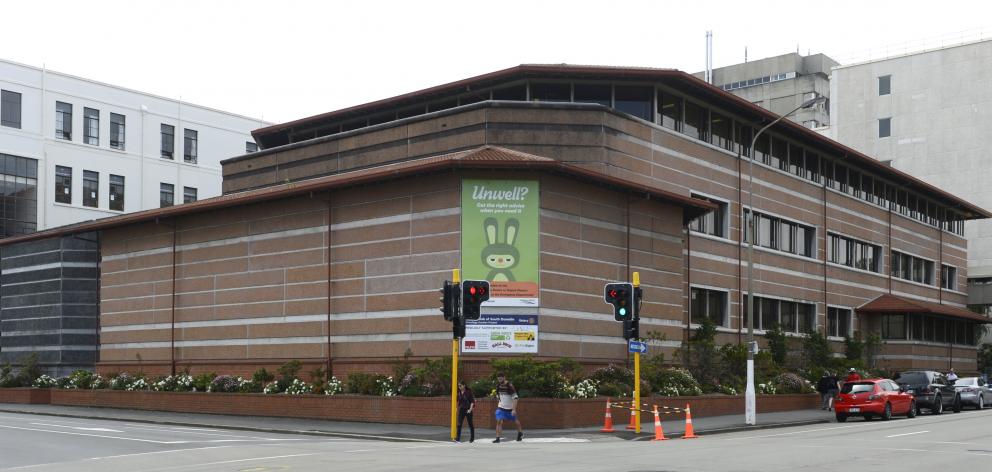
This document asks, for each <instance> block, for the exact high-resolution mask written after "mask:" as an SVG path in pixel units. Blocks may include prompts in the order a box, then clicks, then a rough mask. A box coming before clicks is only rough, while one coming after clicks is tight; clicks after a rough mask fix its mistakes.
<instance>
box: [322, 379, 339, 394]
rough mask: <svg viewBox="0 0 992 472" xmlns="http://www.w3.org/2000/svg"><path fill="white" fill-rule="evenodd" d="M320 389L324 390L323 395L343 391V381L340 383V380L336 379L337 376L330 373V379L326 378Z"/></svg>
mask: <svg viewBox="0 0 992 472" xmlns="http://www.w3.org/2000/svg"><path fill="white" fill-rule="evenodd" d="M322 390H323V392H324V395H337V394H339V393H341V392H343V391H344V383H342V382H341V381H340V380H338V378H337V377H335V376H333V375H332V376H331V378H330V380H328V381H327V382H326V383H325V384H324V387H323V388H322Z"/></svg>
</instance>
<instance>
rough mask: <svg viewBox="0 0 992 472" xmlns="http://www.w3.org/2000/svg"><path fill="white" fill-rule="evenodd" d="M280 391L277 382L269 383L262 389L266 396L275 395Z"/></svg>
mask: <svg viewBox="0 0 992 472" xmlns="http://www.w3.org/2000/svg"><path fill="white" fill-rule="evenodd" d="M281 391H282V389H280V388H279V382H275V381H273V382H269V384H268V385H266V386H265V388H263V389H262V393H264V394H266V395H272V394H275V393H279V392H281Z"/></svg>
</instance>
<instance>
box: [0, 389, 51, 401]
mask: <svg viewBox="0 0 992 472" xmlns="http://www.w3.org/2000/svg"><path fill="white" fill-rule="evenodd" d="M51 398H52V391H51V390H46V389H39V388H30V387H28V388H0V403H21V404H32V405H47V404H49V403H51Z"/></svg>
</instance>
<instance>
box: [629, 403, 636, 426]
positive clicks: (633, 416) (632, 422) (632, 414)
mask: <svg viewBox="0 0 992 472" xmlns="http://www.w3.org/2000/svg"><path fill="white" fill-rule="evenodd" d="M630 405H631V406H630V424H628V425H627V429H637V421H638V418H637V405H634V404H633V403H631V404H630Z"/></svg>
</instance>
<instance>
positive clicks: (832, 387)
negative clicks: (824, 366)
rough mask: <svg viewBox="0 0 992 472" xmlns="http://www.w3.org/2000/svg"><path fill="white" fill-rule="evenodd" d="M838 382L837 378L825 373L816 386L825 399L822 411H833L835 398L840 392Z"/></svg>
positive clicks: (821, 407)
mask: <svg viewBox="0 0 992 472" xmlns="http://www.w3.org/2000/svg"><path fill="white" fill-rule="evenodd" d="M838 382H839V380H838V379H837V376H835V375H832V374H831V373H830V372H824V373H823V377H820V381H819V382H817V384H816V391H817V392H820V396H821V397H822V398H823V403H822V405H821V406H820V409H821V410H833V403H834V402H833V400H834V397H836V396H837V393H838V392H839V391H840V390H839V389H838V388H837V383H838Z"/></svg>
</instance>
